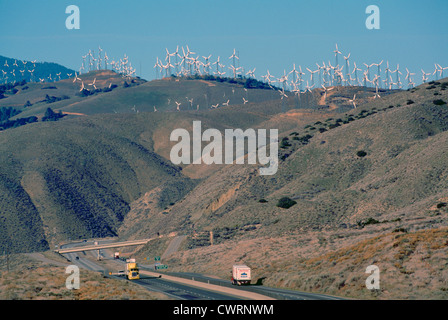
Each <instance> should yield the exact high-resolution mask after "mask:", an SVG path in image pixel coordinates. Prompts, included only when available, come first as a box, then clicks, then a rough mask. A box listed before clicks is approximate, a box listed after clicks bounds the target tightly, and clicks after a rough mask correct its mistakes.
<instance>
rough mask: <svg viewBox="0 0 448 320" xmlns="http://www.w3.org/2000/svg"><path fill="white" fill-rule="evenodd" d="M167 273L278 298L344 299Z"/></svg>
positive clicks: (196, 275)
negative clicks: (236, 284)
mask: <svg viewBox="0 0 448 320" xmlns="http://www.w3.org/2000/svg"><path fill="white" fill-rule="evenodd" d="M167 274H170V275H173V276H178V277H182V278H186V279H194V280H195V281H202V282H207V283H211V284H217V285H220V286H223V287H231V288H235V289H239V290H246V291H250V292H255V293H259V294H263V295H267V296H270V297H272V298H275V299H278V300H344V299H343V298H339V297H333V296H328V295H324V294H318V293H308V292H301V291H296V290H288V289H279V288H272V287H266V286H263V285H256V284H253V285H249V286H235V285H232V284H231V283H230V280H228V281H226V280H222V279H217V278H212V277H207V276H204V275H202V274H199V273H191V272H190V273H188V272H169V273H168V272H167Z"/></svg>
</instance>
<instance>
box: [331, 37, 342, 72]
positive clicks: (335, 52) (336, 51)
mask: <svg viewBox="0 0 448 320" xmlns="http://www.w3.org/2000/svg"><path fill="white" fill-rule="evenodd" d="M333 52H334V57H335V61H336V64H335V67H339V62H338V54H342V52H341V51H339V49H338V44H337V43H336V50H334V51H333Z"/></svg>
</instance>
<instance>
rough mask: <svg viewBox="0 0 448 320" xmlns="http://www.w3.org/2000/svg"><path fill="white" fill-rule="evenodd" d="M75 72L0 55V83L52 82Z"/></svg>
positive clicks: (54, 65)
mask: <svg viewBox="0 0 448 320" xmlns="http://www.w3.org/2000/svg"><path fill="white" fill-rule="evenodd" d="M74 74H75V71H74V70H72V69H69V68H66V67H64V66H62V65H60V64H57V63H54V62H40V61H39V62H36V61H28V60H20V59H13V58H8V57H4V56H1V55H0V82H1V83H8V82H9V83H12V82H20V81H26V82H41V80H43V81H44V82H53V81H59V80H61V79H67V78H70V77H71V76H73V75H74Z"/></svg>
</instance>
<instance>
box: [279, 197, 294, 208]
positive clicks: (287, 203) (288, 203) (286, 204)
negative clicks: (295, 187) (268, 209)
mask: <svg viewBox="0 0 448 320" xmlns="http://www.w3.org/2000/svg"><path fill="white" fill-rule="evenodd" d="M296 203H297V202H296V201H294V200H292V199H290V198H288V197H283V198H281V199H280V200H278V202H277V207H279V208H284V209H289V208H291V207H292V206H293V205H295V204H296Z"/></svg>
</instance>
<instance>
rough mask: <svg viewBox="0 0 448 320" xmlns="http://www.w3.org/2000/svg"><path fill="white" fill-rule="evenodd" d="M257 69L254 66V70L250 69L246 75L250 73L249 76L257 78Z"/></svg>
mask: <svg viewBox="0 0 448 320" xmlns="http://www.w3.org/2000/svg"><path fill="white" fill-rule="evenodd" d="M255 69H256V68H253V69H252V70H249V71H248V72H247V73H246V76H247V75H248V76H249V78H254V79H255Z"/></svg>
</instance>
